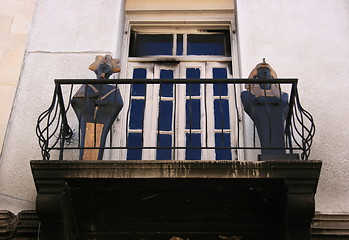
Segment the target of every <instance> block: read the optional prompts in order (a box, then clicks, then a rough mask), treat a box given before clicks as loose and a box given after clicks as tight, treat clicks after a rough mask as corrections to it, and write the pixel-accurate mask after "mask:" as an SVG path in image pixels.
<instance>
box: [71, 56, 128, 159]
mask: <svg viewBox="0 0 349 240" xmlns="http://www.w3.org/2000/svg"><path fill="white" fill-rule="evenodd" d="M89 69H90V70H91V71H94V72H95V73H96V75H97V79H109V77H110V76H111V75H112V74H113V73H117V72H120V70H121V69H120V67H119V65H118V61H117V60H116V59H113V58H112V56H110V55H106V56H104V57H103V56H97V57H96V59H95V61H94V62H93V63H92V64H91V65H90V67H89ZM71 104H72V107H73V109H74V111H75V113H76V115H77V117H78V120H79V128H80V147H81V148H82V149H81V150H80V160H101V159H102V158H103V152H104V149H103V148H104V147H105V143H106V139H107V135H108V132H109V130H110V128H111V125H112V124H113V122H114V121H115V119H116V117H117V115H118V114H119V112H120V111H121V109H122V107H123V101H122V98H121V94H120V91H119V89H118V88H117V86H111V85H108V84H85V85H83V86H82V87H80V89H79V90H78V91H77V92H76V93H75V95H74V97H73V99H72V101H71ZM84 148H87V149H84ZM89 148H99V149H89Z"/></svg>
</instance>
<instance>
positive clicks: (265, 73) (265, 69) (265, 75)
mask: <svg viewBox="0 0 349 240" xmlns="http://www.w3.org/2000/svg"><path fill="white" fill-rule="evenodd" d="M248 78H256V79H273V78H277V75H276V72H275V71H274V70H273V68H272V67H271V66H270V65H269V64H268V63H266V62H265V58H263V62H261V63H259V64H257V66H256V67H255V68H254V69H253V70H252V71H251V73H250V75H249V76H248Z"/></svg>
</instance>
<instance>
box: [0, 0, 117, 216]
mask: <svg viewBox="0 0 349 240" xmlns="http://www.w3.org/2000/svg"><path fill="white" fill-rule="evenodd" d="M123 13H124V6H123V3H122V0H75V1H71V0H60V1H59V2H58V1H56V0H38V1H37V5H36V10H35V15H34V17H33V24H32V27H31V35H30V39H29V45H28V48H27V50H26V53H25V62H24V67H23V70H22V74H21V78H20V82H19V85H18V90H17V95H16V99H15V102H14V107H13V112H12V117H11V120H10V123H9V127H8V134H7V137H6V140H5V144H4V150H3V155H2V157H1V160H0V192H1V193H4V194H7V195H10V196H12V197H16V198H20V199H23V200H27V201H23V200H18V199H17V200H16V199H14V198H10V197H5V196H3V195H0V209H6V210H10V211H12V212H14V213H16V212H18V211H21V210H23V209H34V208H35V205H34V202H35V196H36V191H35V187H34V182H33V178H32V174H31V171H30V166H29V161H30V160H33V159H40V158H41V154H40V151H39V145H38V140H37V137H36V135H35V126H36V121H37V118H38V116H39V114H40V113H41V112H43V111H44V110H46V109H47V108H48V107H49V104H50V102H51V99H52V94H53V89H54V83H53V80H54V79H55V78H95V74H94V73H93V72H91V71H89V70H88V66H89V65H90V64H91V63H92V62H93V61H94V58H95V56H96V55H105V54H112V55H113V56H116V57H119V54H120V52H121V49H120V46H121V37H122V29H123V19H124V17H123Z"/></svg>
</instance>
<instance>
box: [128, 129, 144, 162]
mask: <svg viewBox="0 0 349 240" xmlns="http://www.w3.org/2000/svg"><path fill="white" fill-rule="evenodd" d="M127 147H142V134H141V133H129V135H128V143H127ZM141 159H142V149H128V150H127V160H141Z"/></svg>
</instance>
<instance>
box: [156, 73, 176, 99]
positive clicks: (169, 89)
mask: <svg viewBox="0 0 349 240" xmlns="http://www.w3.org/2000/svg"><path fill="white" fill-rule="evenodd" d="M160 79H173V70H167V69H161V70H160ZM159 91H160V94H159V95H160V96H161V97H173V84H161V85H160V90H159Z"/></svg>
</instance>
